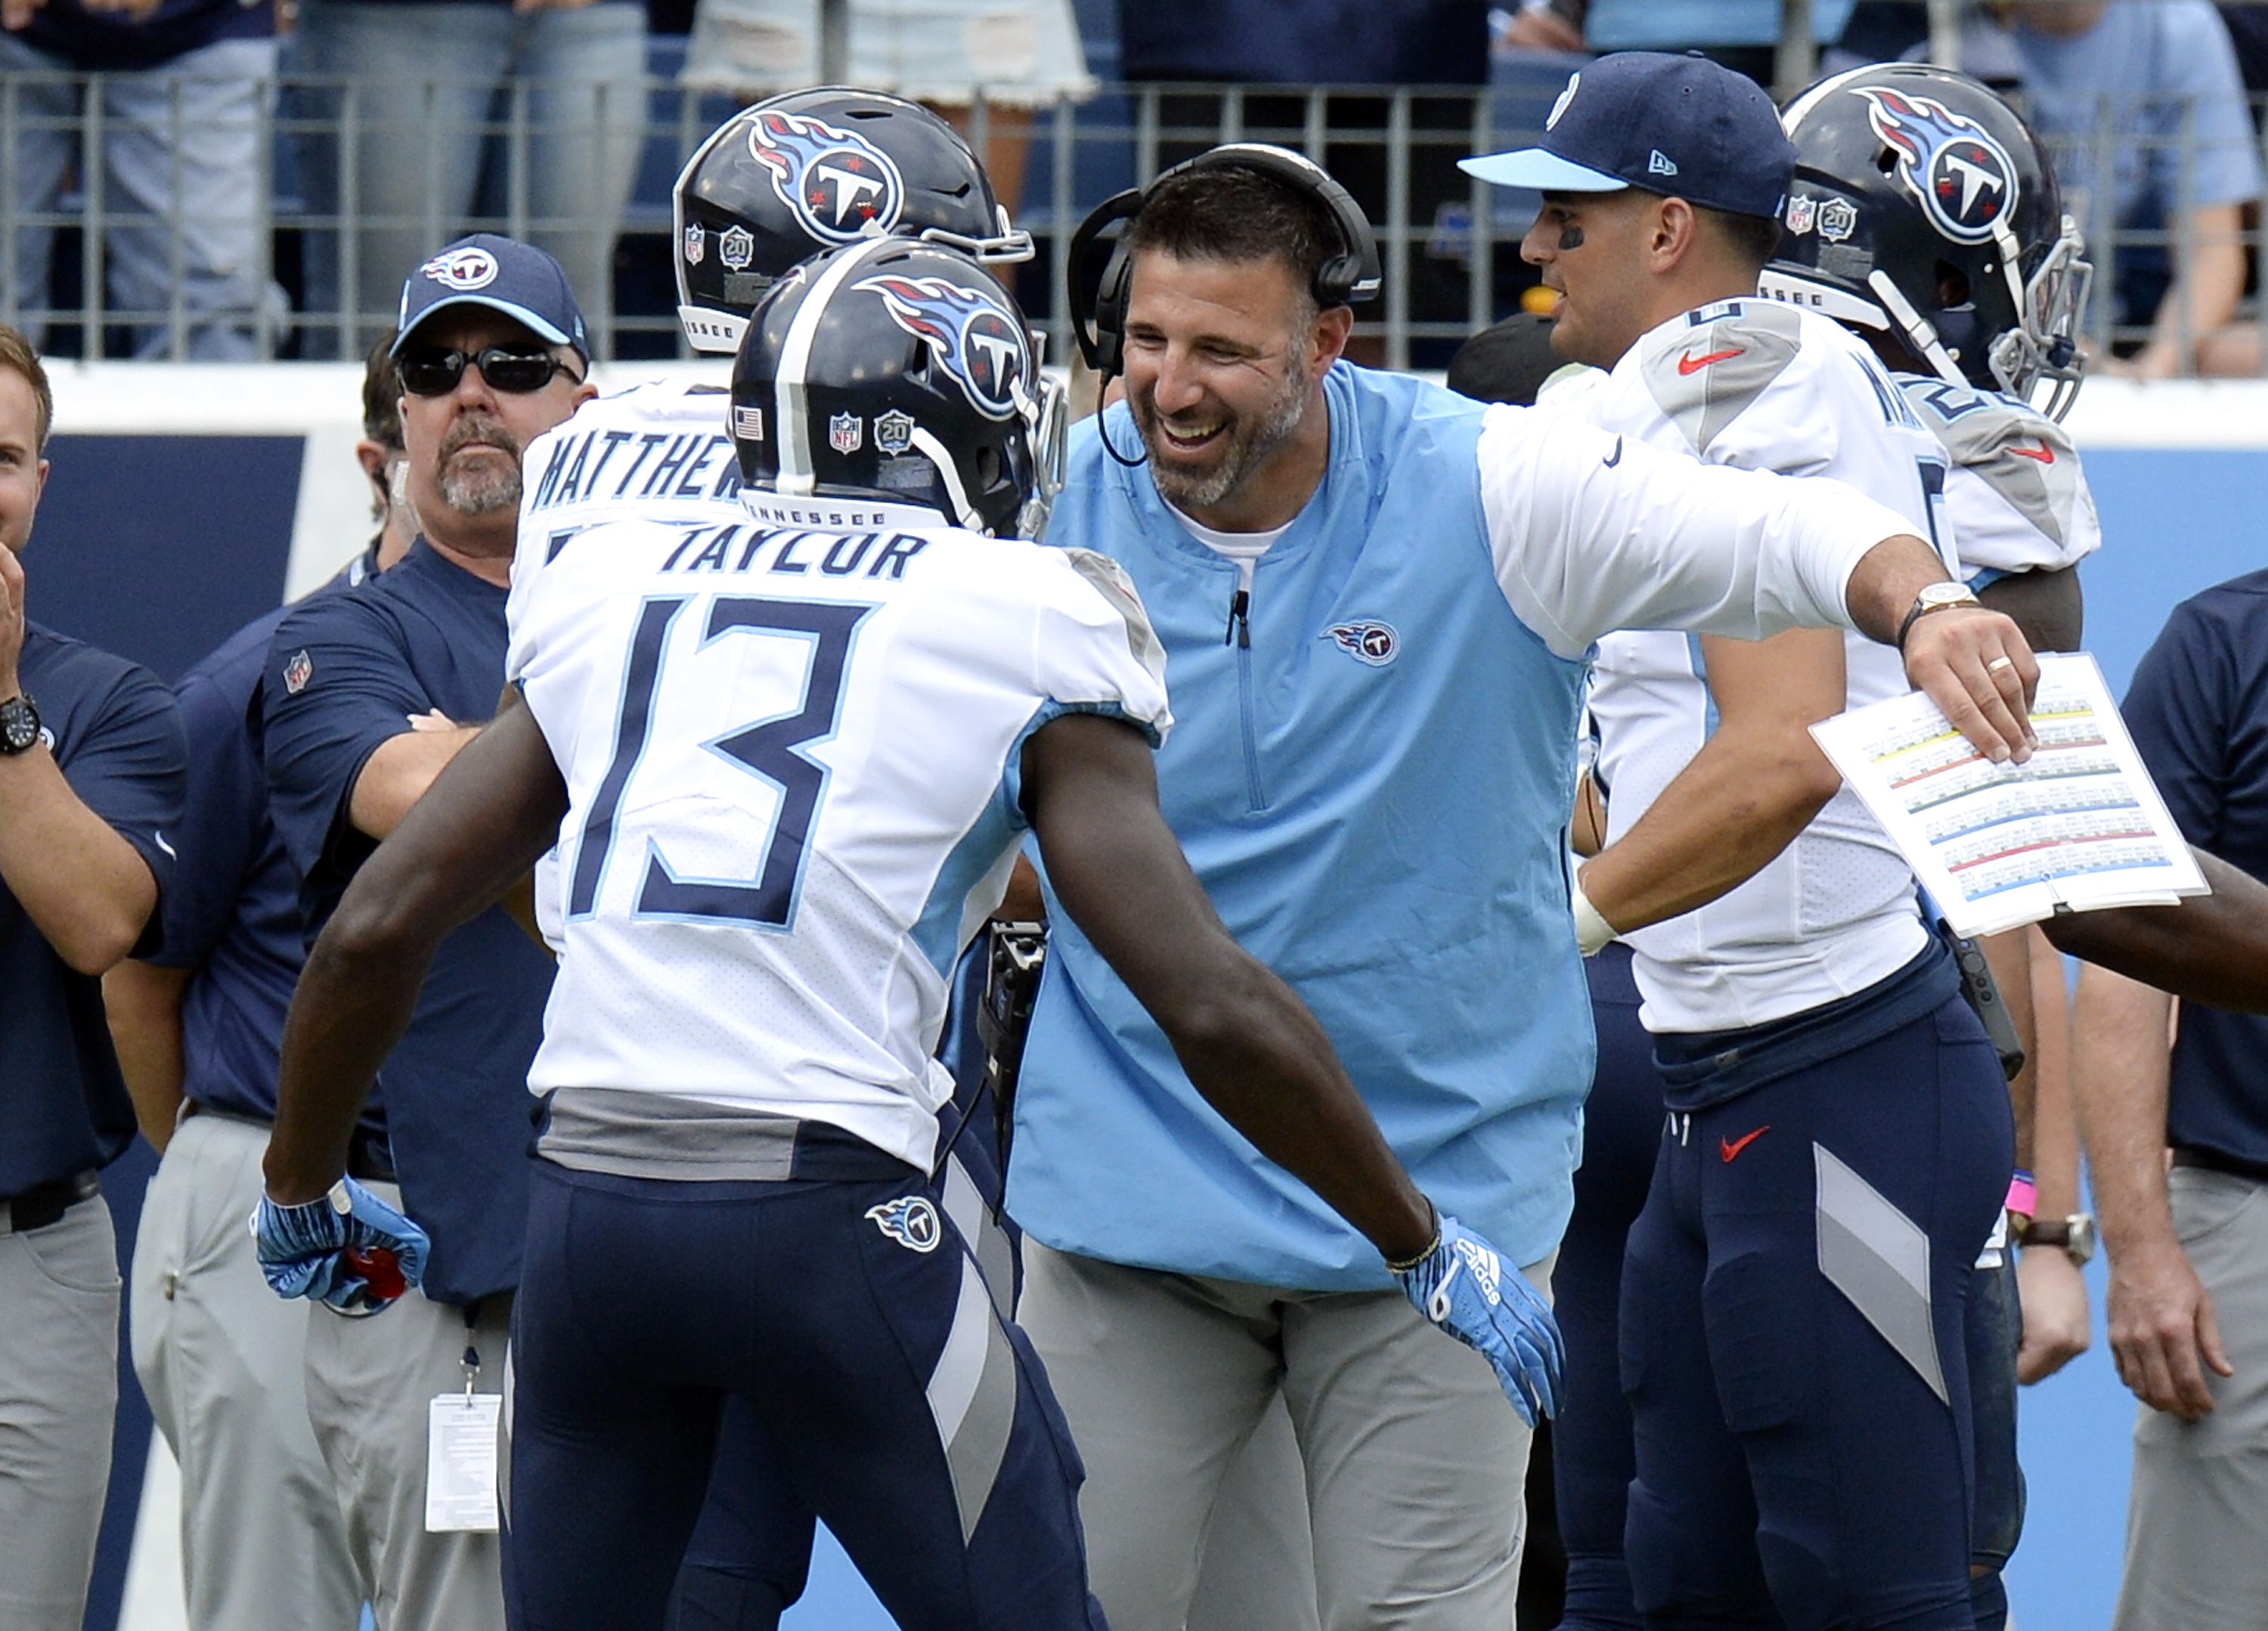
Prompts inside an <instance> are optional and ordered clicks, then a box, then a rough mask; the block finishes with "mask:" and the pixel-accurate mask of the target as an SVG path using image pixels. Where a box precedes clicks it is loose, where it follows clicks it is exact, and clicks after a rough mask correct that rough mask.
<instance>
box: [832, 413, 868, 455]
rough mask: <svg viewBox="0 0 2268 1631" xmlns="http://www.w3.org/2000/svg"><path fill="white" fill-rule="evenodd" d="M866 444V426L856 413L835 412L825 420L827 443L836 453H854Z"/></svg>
mask: <svg viewBox="0 0 2268 1631" xmlns="http://www.w3.org/2000/svg"><path fill="white" fill-rule="evenodd" d="M865 444H866V426H865V422H864V421H862V420H861V419H860V418H859V417H858V415H856V414H848V413H845V414H837V415H835V417H834V418H832V419H830V420H828V422H827V445H828V446H829V447H831V448H833V449H834V450H835V451H836V452H838V453H855V452H858V450H859V449H860V448H862V447H864V446H865Z"/></svg>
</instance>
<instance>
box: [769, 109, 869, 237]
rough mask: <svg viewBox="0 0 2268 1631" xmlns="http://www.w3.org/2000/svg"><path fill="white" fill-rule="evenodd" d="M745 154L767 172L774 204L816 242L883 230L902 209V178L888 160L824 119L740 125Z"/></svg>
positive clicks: (792, 117)
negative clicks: (784, 208) (745, 138)
mask: <svg viewBox="0 0 2268 1631" xmlns="http://www.w3.org/2000/svg"><path fill="white" fill-rule="evenodd" d="M748 154H749V157H751V158H754V159H755V161H756V162H757V163H758V164H760V165H762V166H763V167H764V168H765V169H766V170H769V171H770V172H771V178H772V188H773V190H774V191H775V192H777V193H778V195H779V196H780V202H783V203H784V204H785V205H786V206H787V207H788V208H789V209H792V210H793V211H794V212H795V217H796V219H797V220H799V221H800V222H802V223H803V224H804V225H805V227H806V228H807V229H808V230H809V231H810V232H811V233H812V235H813V236H814V237H815V238H817V239H819V240H820V241H821V243H828V244H847V243H851V242H853V241H854V240H856V239H859V238H862V237H864V236H865V234H866V233H867V232H868V231H881V232H887V231H891V230H892V229H893V228H895V226H896V225H897V224H898V212H899V211H900V210H901V209H903V208H904V207H905V202H906V183H905V178H904V177H903V176H902V175H900V174H899V173H898V167H897V165H895V164H893V163H891V162H890V158H889V155H888V154H887V153H885V152H883V151H882V150H881V149H880V148H879V147H877V146H875V145H874V144H873V143H872V142H869V141H868V140H867V139H866V138H865V136H860V135H858V134H857V133H856V132H855V131H851V130H843V129H836V127H835V126H833V125H830V124H828V123H827V122H826V121H824V120H820V119H812V118H808V117H806V116H805V115H803V114H786V113H779V112H770V113H763V114H757V115H756V116H755V118H754V119H752V120H750V121H748Z"/></svg>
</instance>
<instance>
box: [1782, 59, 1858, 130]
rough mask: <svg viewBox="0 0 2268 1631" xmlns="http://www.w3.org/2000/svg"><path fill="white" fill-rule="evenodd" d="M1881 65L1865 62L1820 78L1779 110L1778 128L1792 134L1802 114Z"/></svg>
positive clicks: (1800, 120) (1801, 119)
mask: <svg viewBox="0 0 2268 1631" xmlns="http://www.w3.org/2000/svg"><path fill="white" fill-rule="evenodd" d="M1881 66H1882V65H1881V63H1880V62H1866V63H1862V64H1860V65H1859V67H1857V68H1846V69H1845V70H1843V71H1842V72H1841V73H1839V74H1831V75H1830V76H1829V77H1826V78H1824V79H1823V80H1821V81H1820V82H1819V83H1818V84H1815V85H1814V86H1812V87H1811V89H1810V90H1808V91H1806V92H1803V94H1802V95H1800V96H1799V97H1797V98H1796V99H1795V100H1793V102H1790V103H1789V104H1788V105H1787V106H1786V107H1785V108H1783V109H1782V110H1781V111H1780V116H1779V125H1780V129H1783V130H1786V131H1788V132H1789V133H1790V134H1793V132H1794V129H1795V127H1796V126H1797V125H1799V124H1800V123H1801V122H1802V121H1803V119H1804V116H1805V115H1806V114H1809V113H1810V112H1811V110H1812V109H1813V108H1815V107H1818V106H1819V104H1820V103H1821V102H1823V101H1824V100H1826V99H1827V98H1829V97H1830V96H1832V95H1834V94H1835V92H1837V91H1840V90H1841V89H1842V88H1843V87H1844V86H1845V84H1848V83H1849V82H1850V81H1852V80H1853V79H1856V78H1857V77H1859V75H1861V74H1871V73H1874V72H1876V71H1877V70H1880V69H1881Z"/></svg>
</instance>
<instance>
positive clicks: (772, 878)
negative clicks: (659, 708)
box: [567, 595, 873, 929]
mask: <svg viewBox="0 0 2268 1631" xmlns="http://www.w3.org/2000/svg"><path fill="white" fill-rule="evenodd" d="M691 604H694V602H693V600H692V599H691V598H689V597H684V596H676V597H657V598H655V599H649V600H647V601H646V602H645V603H644V605H643V606H640V607H639V609H638V621H637V630H636V632H635V633H634V634H633V635H632V636H631V638H630V660H629V662H628V664H627V665H625V667H624V669H623V672H622V707H621V709H619V711H618V712H617V713H616V715H615V746H614V756H613V758H612V760H610V761H609V762H608V766H607V773H606V775H605V777H604V778H603V779H602V780H601V781H600V783H599V790H598V793H597V796H596V797H594V798H593V800H592V803H591V812H590V814H589V816H588V817H587V818H586V819H585V821H584V823H583V831H582V833H581V834H580V836H579V838H578V841H577V843H576V847H575V862H574V872H573V875H572V878H571V880H570V883H569V886H568V892H567V915H569V916H570V917H583V916H587V915H589V914H590V913H591V911H592V910H593V907H595V906H596V904H597V902H598V898H599V885H600V881H601V880H602V879H603V878H604V877H605V875H606V870H607V861H608V855H609V852H611V851H612V849H614V846H615V837H616V834H617V831H618V820H617V818H618V815H619V813H620V812H621V810H622V798H623V795H624V794H625V793H626V792H627V791H628V790H629V788H630V782H631V779H632V778H633V777H634V776H635V775H637V768H638V763H639V760H641V759H642V758H643V757H644V753H645V751H646V746H647V741H648V738H649V737H650V735H651V733H652V727H653V715H654V699H655V695H656V693H657V692H658V691H659V689H660V687H661V685H662V682H663V680H664V679H665V670H666V667H667V666H668V662H669V650H670V647H669V635H670V630H671V628H672V627H673V626H674V624H675V622H676V621H677V618H678V614H679V613H681V612H683V611H684V610H685V608H686V607H687V606H689V605H691ZM707 604H708V626H707V627H706V628H704V629H703V632H702V636H701V641H700V645H699V647H698V648H696V649H706V648H707V647H708V646H709V645H711V643H714V642H716V641H718V640H722V639H726V638H731V637H741V638H747V637H766V636H769V637H772V638H778V639H792V640H797V641H800V642H802V643H805V644H806V645H807V646H808V647H809V650H810V657H809V659H808V664H807V666H806V669H805V671H804V686H803V705H802V706H801V707H800V708H799V709H796V710H795V711H794V712H793V713H790V714H783V715H780V716H776V717H773V718H770V719H762V720H756V721H754V722H752V723H750V724H747V725H745V726H743V727H741V728H740V729H738V730H735V731H728V732H727V733H726V734H725V735H723V736H721V737H718V738H715V739H713V740H711V741H710V742H707V743H705V744H703V746H706V747H707V748H708V749H709V750H710V751H711V752H713V753H718V754H719V755H721V756H722V757H723V758H724V759H725V760H726V761H728V762H729V763H731V764H733V765H735V766H737V767H738V768H740V769H742V770H745V771H747V773H748V774H749V775H753V776H757V777H760V778H762V780H764V781H766V782H770V783H771V784H772V785H773V786H775V787H777V789H778V790H779V811H778V815H777V819H775V820H774V822H773V825H772V832H771V841H770V843H769V844H768V845H767V846H766V847H765V849H764V853H763V859H762V863H761V865H760V866H759V867H758V869H757V873H756V876H755V878H754V879H730V878H688V877H682V876H681V875H680V874H679V873H678V872H677V871H675V870H674V868H673V867H671V865H670V864H669V860H668V857H667V856H665V855H664V854H663V853H662V851H661V848H660V846H659V844H656V843H652V842H649V843H648V845H647V853H646V863H645V873H644V877H643V878H640V879H639V881H638V891H637V915H639V916H641V917H647V916H653V917H673V918H691V919H695V920H708V921H712V922H722V923H740V924H746V925H750V926H755V927H763V928H770V929H784V928H785V927H787V925H788V923H789V921H790V920H791V918H792V916H793V915H794V911H795V897H796V889H797V885H798V884H799V881H800V880H801V878H802V876H803V861H804V851H805V847H806V844H807V843H808V841H809V840H810V835H811V828H812V823H813V821H814V819H815V817H816V816H817V813H818V810H819V800H820V796H821V793H822V792H824V791H825V790H826V784H827V772H826V770H825V768H823V767H822V766H821V765H820V764H819V763H818V761H817V760H814V759H812V758H811V757H810V756H809V755H808V754H806V753H805V752H804V751H803V749H804V748H805V747H806V746H807V745H809V744H810V743H812V742H814V741H821V740H824V739H825V738H828V737H829V736H832V735H833V734H834V732H835V727H836V717H837V716H838V714H839V713H840V711H841V707H842V701H843V665H844V662H845V660H846V659H847V658H848V657H849V656H850V652H851V636H852V634H853V633H854V632H855V631H856V630H857V628H858V624H859V621H860V620H861V619H863V618H864V617H865V615H866V613H869V612H871V611H872V610H873V607H872V606H845V605H843V604H840V603H838V602H833V601H813V600H766V599H757V598H755V597H753V596H730V595H722V596H718V598H717V599H714V600H711V601H710V602H708V603H707Z"/></svg>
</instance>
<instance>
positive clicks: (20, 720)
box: [0, 696, 40, 753]
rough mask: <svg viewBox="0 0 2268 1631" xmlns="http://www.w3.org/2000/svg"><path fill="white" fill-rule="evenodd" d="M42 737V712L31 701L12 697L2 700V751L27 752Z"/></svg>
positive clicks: (0, 736)
mask: <svg viewBox="0 0 2268 1631" xmlns="http://www.w3.org/2000/svg"><path fill="white" fill-rule="evenodd" d="M39 739H40V714H39V710H38V709H35V708H33V706H32V704H31V703H30V702H29V701H27V700H26V699H25V698H23V697H20V696H18V697H11V698H10V699H9V700H8V701H7V702H0V751H5V752H7V753H24V752H26V751H27V750H29V748H30V747H31V746H32V744H33V743H34V742H36V741H38V740H39Z"/></svg>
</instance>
